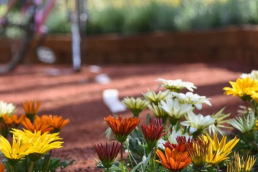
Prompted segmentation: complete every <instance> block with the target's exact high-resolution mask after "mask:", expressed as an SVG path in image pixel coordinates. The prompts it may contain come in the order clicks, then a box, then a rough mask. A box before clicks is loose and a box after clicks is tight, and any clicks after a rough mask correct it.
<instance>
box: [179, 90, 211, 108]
mask: <svg viewBox="0 0 258 172" xmlns="http://www.w3.org/2000/svg"><path fill="white" fill-rule="evenodd" d="M177 98H178V99H179V101H180V103H187V104H191V105H193V106H195V107H196V108H197V109H199V110H200V109H202V104H204V103H205V104H207V105H209V106H211V103H210V101H209V99H208V98H206V96H200V95H198V94H193V93H192V92H187V93H186V94H183V93H179V94H178V95H177Z"/></svg>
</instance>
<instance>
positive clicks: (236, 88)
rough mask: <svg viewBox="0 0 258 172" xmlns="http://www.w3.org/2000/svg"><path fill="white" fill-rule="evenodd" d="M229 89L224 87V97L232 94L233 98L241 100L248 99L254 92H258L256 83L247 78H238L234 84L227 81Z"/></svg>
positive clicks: (257, 83)
mask: <svg viewBox="0 0 258 172" xmlns="http://www.w3.org/2000/svg"><path fill="white" fill-rule="evenodd" d="M229 83H230V85H231V86H232V88H230V87H224V88H223V90H225V94H226V95H230V94H232V95H233V96H238V97H240V98H242V99H243V100H246V99H249V97H250V96H251V95H252V94H253V92H254V91H258V81H257V80H254V79H251V78H249V77H247V78H238V79H237V80H236V82H231V81H229Z"/></svg>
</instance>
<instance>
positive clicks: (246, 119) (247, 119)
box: [228, 111, 256, 133]
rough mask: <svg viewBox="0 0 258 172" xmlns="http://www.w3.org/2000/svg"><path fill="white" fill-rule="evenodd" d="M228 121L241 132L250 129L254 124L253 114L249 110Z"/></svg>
mask: <svg viewBox="0 0 258 172" xmlns="http://www.w3.org/2000/svg"><path fill="white" fill-rule="evenodd" d="M228 123H229V124H230V125H232V126H233V127H234V128H236V129H238V130H239V131H240V132H242V133H245V132H248V131H252V130H253V129H254V127H255V124H256V118H255V114H254V112H253V111H250V112H249V114H247V115H242V116H240V117H236V118H234V119H230V120H228Z"/></svg>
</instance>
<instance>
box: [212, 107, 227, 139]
mask: <svg viewBox="0 0 258 172" xmlns="http://www.w3.org/2000/svg"><path fill="white" fill-rule="evenodd" d="M224 109H225V108H222V109H221V110H220V111H218V112H217V113H216V114H212V115H211V117H212V118H214V119H215V123H214V124H211V125H209V134H214V133H219V134H221V135H225V132H224V131H223V130H221V128H228V129H230V128H231V127H228V126H225V125H223V124H224V123H227V122H228V120H225V118H227V117H229V116H230V113H228V114H224V113H223V111H224Z"/></svg>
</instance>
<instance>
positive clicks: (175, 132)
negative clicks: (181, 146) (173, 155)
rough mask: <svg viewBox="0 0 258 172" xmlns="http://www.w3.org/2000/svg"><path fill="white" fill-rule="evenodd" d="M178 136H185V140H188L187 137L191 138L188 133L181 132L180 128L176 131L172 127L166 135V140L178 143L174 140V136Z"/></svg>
mask: <svg viewBox="0 0 258 172" xmlns="http://www.w3.org/2000/svg"><path fill="white" fill-rule="evenodd" d="M178 136H185V138H186V141H188V140H189V139H192V136H189V135H188V133H185V134H183V133H182V132H181V130H178V131H176V130H175V129H174V128H173V130H172V132H171V134H170V135H169V137H168V141H169V142H170V143H172V144H178V143H177V140H176V138H177V137H178Z"/></svg>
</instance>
